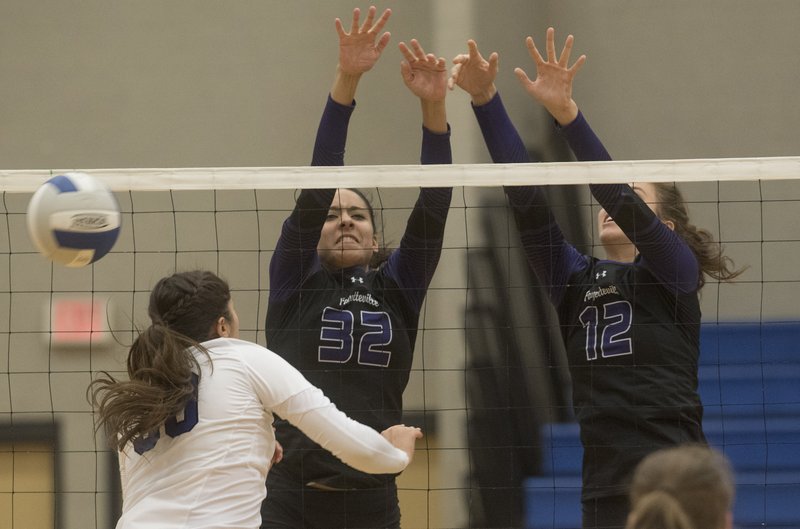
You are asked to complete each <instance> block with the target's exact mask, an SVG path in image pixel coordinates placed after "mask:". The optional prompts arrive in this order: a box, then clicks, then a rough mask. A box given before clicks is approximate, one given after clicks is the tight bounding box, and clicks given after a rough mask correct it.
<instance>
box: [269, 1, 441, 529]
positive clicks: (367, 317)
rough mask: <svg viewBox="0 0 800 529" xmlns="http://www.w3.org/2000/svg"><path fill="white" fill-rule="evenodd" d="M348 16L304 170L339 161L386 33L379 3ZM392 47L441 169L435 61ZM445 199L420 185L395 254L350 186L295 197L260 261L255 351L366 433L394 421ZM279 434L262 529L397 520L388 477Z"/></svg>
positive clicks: (432, 158) (293, 432) (290, 433)
mask: <svg viewBox="0 0 800 529" xmlns="http://www.w3.org/2000/svg"><path fill="white" fill-rule="evenodd" d="M360 15H361V14H360V10H359V9H355V10H354V11H353V20H352V25H351V28H350V31H349V32H348V31H346V30H345V28H344V26H343V24H342V22H341V21H340V20H339V19H337V20H336V31H337V33H338V36H339V63H338V66H337V70H336V77H335V80H334V83H333V87H332V89H331V92H330V95H329V97H328V101H327V105H326V107H325V110H324V113H323V115H322V119H321V121H320V124H319V129H318V132H317V138H316V143H315V145H314V154H313V159H312V164H313V165H343V164H344V151H345V142H346V138H347V127H348V123H349V120H350V116H351V114H352V112H353V110H354V108H355V100H354V98H355V93H356V88H357V86H358V83H359V80H360V78H361V76H362V75H363V74H364V73H366V72H367V71H369V70H370V69H371V68H372V67H373V66H374V65H375V63H376V62H377V61H378V59H379V58H380V56H381V54H382V52H383V50H384V48H385V47H386V45H387V43H388V42H389V38H390V36H389V33H388V32H387V33H383V34H381V31H382V30H383V27H384V25H385V24H386V22H387V20H388V19H389V16H390V11H389V10H388V9H387V10H385V11H384V12H383V14H382V15H381V16H380V17H379V18H377V20H376V18H375V17H376V9H375V7H374V6H373V7H370V8H369V11H368V12H367V16H366V19H365V20H364V21H363V23H361V18H360ZM399 46H400V51H401V53H402V55H403V61H402V62H401V68H400V69H401V74H402V77H403V80H404V82H405V84H406V86H407V87H408V88H409V90H411V92H412V93H413V94H414V95H416V96H417V97H418V98H419V99H420V103H421V106H422V125H423V127H422V154H421V160H422V163H424V164H446V163H451V151H450V133H449V126H448V124H447V118H446V112H445V95H446V93H447V69H446V66H445V60H444V59H443V58H437V57H435V56H434V55H432V54H428V53H426V52H425V51H424V50H423V49H422V47H421V46H420V45H419V43H418V42H417V41H415V40H412V41H411V42H410V45H406V44H405V43H400V45H399ZM451 192H452V190H451V189H450V188H424V189H421V190H420V193H419V197H418V199H417V202H416V204H415V206H414V209H413V211H412V212H411V214H410V217H409V219H408V223H407V226H406V230H405V233H404V235H403V236H402V239H401V240H400V245H399V247H398V248H397V249H396V250H394V251H393V252H391V253H390V254H389V255H388V257H386V255H385V252H381V251H380V245H379V242H378V235H377V233H376V224H375V213H374V211H373V208H372V206H371V205H370V203H369V201H368V200H367V199H366V198H365V196H364V195H363V194H362V193H361V192H359V191H357V190H354V189H338V190H337V189H304V190H302V191H301V192H300V193H299V196H298V198H297V202H296V205H295V207H294V210H293V211H292V213H291V215H290V216H289V218H288V219H287V220H286V221H285V223H284V225H283V228H282V231H281V235H280V238H279V240H278V243H277V246H276V248H275V253H274V255H273V257H272V260H271V262H270V269H269V272H270V273H269V279H270V292H269V307H268V310H267V318H266V336H267V343H268V344H269V346H270V347H272V348H274V349H275V350H279V351H280V354H281V355H283V357H284V358H285V359H287V360H288V361H289V362H290V363H291V364H292V365H294V366H295V367H296V368H297V369H299V370H300V371H301V372H302V373H303V374H304V375H305V376H306V377H308V379H309V380H310V381H311V382H312V383H314V384H315V385H317V386H319V387H320V388H322V389H323V391H325V393H326V395H328V396H329V397H330V398H331V400H332V401H333V402H334V403H336V405H337V406H338V407H339V408H341V409H342V410H343V411H345V412H346V413H348V414H349V415H351V416H352V417H354V418H355V419H357V420H359V421H361V422H363V423H364V424H367V425H370V426H372V427H374V428H379V429H382V428H383V425H390V424H394V423H397V422H399V421H400V418H401V414H402V408H403V406H402V395H403V390H404V389H405V387H406V385H407V383H408V379H409V374H410V369H411V364H412V358H413V353H414V345H415V342H416V336H417V326H418V321H419V316H420V310H421V307H422V303H423V300H424V298H425V295H426V291H427V288H428V285H429V284H430V281H431V278H432V277H433V273H434V271H435V269H436V265H437V263H438V261H439V257H440V254H441V248H442V240H443V237H444V227H445V220H446V217H447V211H448V208H449V206H450V197H451ZM381 258H383V260H382V259H381ZM381 261H382V262H381ZM277 437H278V440H279V441H280V442H281V444H282V445H283V447H284V450H285V457H284V460H283V462H281V464H280V465H277V466H276V467H275V469H274V470H273V472H271V473H270V475H269V477H268V488H269V491H270V492H269V496H268V497H267V499H266V501H265V502H264V506H263V510H262V512H263V519H264V522H263V525H262V527H264V528H276V527H291V528H296V527H307V528H315V527H349V528H356V527H371V528H375V527H399V526H400V509H399V505H398V497H397V486H396V483H395V474H393V473H387V474H385V475H382V476H374V475H370V474H366V473H363V472H358V471H355V470H353V469H351V468H349V467H347V466H346V465H343V464H342V463H341V462H340V461H338V460H337V459H336V458H334V457H330V455H329V454H328V453H327V451H326V450H323V449H322V448H321V447H320V446H319V445H318V443H316V442H314V440H313V439H310V438H309V437H307V436H306V435H304V434H303V433H302V432H300V431H298V430H297V429H296V428H293V427H292V426H291V425H288V424H278V426H277Z"/></svg>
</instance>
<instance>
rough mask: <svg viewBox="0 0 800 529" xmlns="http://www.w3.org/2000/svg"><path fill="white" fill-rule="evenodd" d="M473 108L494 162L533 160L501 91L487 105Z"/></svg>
mask: <svg viewBox="0 0 800 529" xmlns="http://www.w3.org/2000/svg"><path fill="white" fill-rule="evenodd" d="M472 110H473V112H475V117H476V118H477V119H478V125H479V126H480V128H481V133H482V134H483V140H484V141H485V142H486V147H487V148H488V149H489V154H490V155H491V157H492V161H493V162H494V163H525V162H530V161H531V159H530V156H529V154H528V149H526V148H525V144H524V143H523V142H522V138H521V137H520V135H519V133H518V132H517V129H516V128H515V127H514V124H513V123H512V122H511V119H510V118H509V117H508V112H506V109H505V106H504V105H503V101H502V100H501V99H500V93H499V92H498V93H497V94H495V96H494V97H493V98H492V99H491V101H489V102H488V103H486V104H485V105H480V106H475V105H473V106H472Z"/></svg>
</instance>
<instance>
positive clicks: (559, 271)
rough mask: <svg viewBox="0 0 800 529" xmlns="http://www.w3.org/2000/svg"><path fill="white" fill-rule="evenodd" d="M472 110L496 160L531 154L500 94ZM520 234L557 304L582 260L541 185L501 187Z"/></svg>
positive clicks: (526, 158) (523, 160)
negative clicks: (567, 238) (554, 213)
mask: <svg viewBox="0 0 800 529" xmlns="http://www.w3.org/2000/svg"><path fill="white" fill-rule="evenodd" d="M472 110H473V111H474V112H475V117H476V118H477V120H478V125H479V126H480V129H481V133H482V134H483V139H484V141H485V142H486V147H487V148H488V149H489V154H490V155H491V157H492V161H494V162H495V163H526V162H530V161H531V159H530V155H529V154H528V150H527V149H526V148H525V144H524V143H523V141H522V138H521V137H520V135H519V133H518V132H517V129H516V128H515V127H514V124H513V123H512V122H511V118H509V116H508V112H506V109H505V106H504V105H503V101H502V99H500V94H499V93H497V94H496V95H495V96H494V97H493V98H492V99H491V101H489V102H488V103H486V104H485V105H481V106H474V105H473V107H472ZM504 190H505V192H506V196H508V201H509V204H510V205H511V208H512V210H513V211H514V218H515V220H516V222H517V228H518V230H519V234H520V240H521V242H522V247H523V249H524V251H525V257H526V258H527V260H528V265H529V266H530V267H531V269H532V270H533V271H534V272H535V273H536V276H537V277H538V278H539V280H540V281H541V282H542V284H544V285H546V286H547V289H548V295H549V297H550V300H551V301H552V303H553V304H555V305H558V304H559V303H560V301H561V297H562V296H563V294H564V290H565V288H566V284H567V280H568V279H569V276H570V275H571V274H572V273H573V272H574V271H575V270H577V269H578V268H579V267H581V266H585V260H584V259H582V256H581V254H580V253H579V252H578V251H577V250H576V249H575V248H574V247H573V246H572V245H571V244H569V243H568V242H567V241H566V239H564V234H563V233H562V232H561V228H559V226H558V224H557V223H556V220H555V218H554V217H553V214H552V211H550V206H549V205H548V204H547V200H546V198H545V196H544V193H543V191H542V189H541V188H539V187H536V186H507V187H505V188H504Z"/></svg>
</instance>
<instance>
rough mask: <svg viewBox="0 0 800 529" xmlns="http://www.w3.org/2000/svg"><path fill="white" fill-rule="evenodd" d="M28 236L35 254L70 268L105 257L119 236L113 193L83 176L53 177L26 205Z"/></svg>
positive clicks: (82, 174)
mask: <svg viewBox="0 0 800 529" xmlns="http://www.w3.org/2000/svg"><path fill="white" fill-rule="evenodd" d="M27 217H28V233H29V234H30V237H31V239H32V240H33V243H34V245H36V248H37V249H38V250H39V252H40V253H41V254H42V255H44V256H45V257H47V258H48V259H51V260H53V261H55V262H57V263H60V264H63V265H65V266H70V267H79V266H86V265H88V264H90V263H93V262H95V261H97V260H98V259H100V258H101V257H103V256H104V255H105V254H107V253H108V252H109V251H110V250H111V248H112V247H113V246H114V243H115V242H117V237H118V236H119V230H120V225H121V221H122V215H121V214H120V211H119V203H118V202H117V199H116V197H115V196H114V193H112V192H111V190H110V189H108V187H106V185H105V184H103V183H102V182H100V181H99V180H98V179H96V178H93V177H91V176H89V175H87V174H85V173H66V174H62V175H58V176H54V177H53V178H51V179H50V180H48V181H47V182H45V183H44V184H42V186H41V187H40V188H39V189H37V190H36V193H34V194H33V197H32V198H31V201H30V203H29V204H28V215H27Z"/></svg>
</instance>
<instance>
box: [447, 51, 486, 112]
mask: <svg viewBox="0 0 800 529" xmlns="http://www.w3.org/2000/svg"><path fill="white" fill-rule="evenodd" d="M467 47H468V48H469V53H468V54H465V53H462V54H459V55H456V57H455V58H454V59H453V64H454V66H453V67H452V68H451V69H450V79H448V81H447V86H448V88H450V90H452V89H453V87H454V86H456V85H458V86H459V87H461V88H462V89H463V90H464V91H465V92H467V93H468V94H469V95H470V96H472V104H473V105H475V106H480V105H485V104H486V103H488V102H489V101H491V99H492V98H493V97H494V95H495V94H496V93H497V87H495V85H494V80H495V78H496V77H497V64H498V61H499V56H498V55H497V52H493V53H492V54H491V55H489V60H488V61H487V60H486V59H484V58H483V56H482V55H481V53H480V51H478V44H477V43H476V42H475V41H474V40H472V39H470V40H468V41H467Z"/></svg>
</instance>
